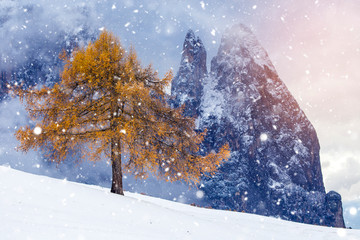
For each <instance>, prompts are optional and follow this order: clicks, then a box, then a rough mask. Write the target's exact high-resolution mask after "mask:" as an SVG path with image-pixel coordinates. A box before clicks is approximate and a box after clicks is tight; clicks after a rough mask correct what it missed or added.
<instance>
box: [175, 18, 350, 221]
mask: <svg viewBox="0 0 360 240" xmlns="http://www.w3.org/2000/svg"><path fill="white" fill-rule="evenodd" d="M186 36H188V35H186ZM187 41H188V40H187V37H186V38H185V42H187ZM187 47H188V46H187V45H186V44H184V49H183V57H182V58H184V57H186V58H189V59H195V58H196V55H193V56H190V57H189V56H184V53H186V54H187V55H188V54H189V53H191V51H187ZM202 47H203V46H202ZM186 64H187V65H188V64H189V63H186ZM190 64H192V65H191V66H187V69H193V71H197V69H198V68H202V67H203V65H201V66H199V65H197V64H198V61H196V60H193V61H192V62H190ZM202 64H203V63H202ZM179 69H180V70H179V71H178V73H177V75H176V78H174V79H173V83H174V87H172V95H173V96H175V95H177V94H180V95H181V94H182V93H184V92H185V93H186V91H188V89H189V88H193V85H194V84H193V83H196V84H198V85H202V88H203V92H197V94H201V96H197V95H196V94H195V95H192V96H191V98H186V97H184V96H186V95H183V96H182V101H181V102H179V98H177V97H175V98H176V100H177V101H178V102H177V104H174V105H175V106H176V105H181V104H183V103H185V111H184V112H185V114H188V113H192V116H195V117H197V122H198V123H199V124H198V126H199V128H200V130H202V129H205V128H206V129H207V130H208V136H207V137H206V139H205V141H204V143H203V148H202V150H203V152H209V151H212V150H217V149H218V148H219V147H220V146H221V145H223V144H225V143H226V142H227V143H229V144H230V148H231V150H232V152H231V157H230V159H229V161H227V162H225V163H224V164H223V165H222V166H221V167H220V169H219V171H218V172H217V173H216V174H215V176H214V177H213V178H203V181H202V184H203V187H202V189H203V191H204V192H205V197H206V202H207V204H209V205H210V206H212V207H215V208H220V209H232V210H236V211H245V212H252V213H257V214H260V215H266V216H276V217H281V218H283V219H287V220H292V221H297V222H305V223H311V224H319V225H328V226H338V227H345V225H344V221H343V217H342V207H341V196H340V195H339V194H337V193H335V192H330V193H329V194H328V195H327V194H326V192H325V187H324V183H323V178H322V172H321V165H320V157H319V150H320V145H319V141H318V138H317V135H316V131H315V129H314V127H313V126H312V124H311V122H310V121H309V120H308V119H307V117H306V116H305V114H304V112H303V111H302V110H301V109H300V107H299V105H298V103H297V102H296V100H295V99H294V98H293V97H292V95H291V93H290V92H289V90H288V89H287V87H286V86H285V84H284V83H283V82H282V81H281V79H280V78H279V76H278V74H277V73H276V70H275V68H274V66H273V65H272V63H271V61H270V59H269V57H268V54H267V52H266V51H265V50H264V49H263V48H262V46H261V45H260V44H259V42H258V41H257V39H256V37H255V35H254V34H252V32H251V31H250V29H249V28H247V27H245V26H244V25H242V24H237V25H234V26H233V27H231V28H229V29H227V30H226V31H225V33H224V35H223V37H222V40H221V44H220V47H219V50H218V53H217V55H216V56H215V57H214V58H213V59H212V61H211V70H210V72H209V73H208V74H207V75H206V76H205V77H202V78H195V79H194V77H193V76H194V75H192V74H191V71H188V72H184V71H181V69H183V62H181V65H180V68H179ZM189 76H190V77H191V78H190V79H191V80H190V81H189V82H187V81H186V79H187V78H188V77H189ZM180 79H181V82H182V85H180V84H178V81H179V80H180ZM194 98H195V99H200V103H199V104H197V105H191V104H186V103H187V102H189V101H191V99H194ZM188 115H189V114H188ZM190 115H191V114H190ZM330 206H332V207H330ZM334 206H335V207H334Z"/></svg>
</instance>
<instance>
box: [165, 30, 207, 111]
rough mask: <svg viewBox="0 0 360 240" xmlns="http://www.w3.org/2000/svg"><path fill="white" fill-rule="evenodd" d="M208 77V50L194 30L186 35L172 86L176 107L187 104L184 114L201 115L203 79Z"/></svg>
mask: <svg viewBox="0 0 360 240" xmlns="http://www.w3.org/2000/svg"><path fill="white" fill-rule="evenodd" d="M205 76H207V67H206V50H205V47H204V45H203V43H202V41H201V40H200V38H199V37H196V36H195V34H194V32H193V31H192V30H189V31H188V32H187V34H186V37H185V41H184V45H183V51H182V56H181V62H180V68H179V71H178V73H177V74H176V76H175V78H174V79H173V81H172V85H171V94H172V95H173V96H176V98H175V99H174V101H173V102H172V104H173V105H174V106H175V107H178V106H181V105H183V104H185V106H186V107H185V112H184V114H185V115H187V116H198V115H199V104H200V98H201V95H202V92H203V86H202V83H201V81H202V79H203V78H204V77H205Z"/></svg>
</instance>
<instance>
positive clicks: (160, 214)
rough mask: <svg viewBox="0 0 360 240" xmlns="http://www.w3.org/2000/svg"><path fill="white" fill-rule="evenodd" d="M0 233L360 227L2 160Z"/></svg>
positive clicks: (336, 232) (345, 232)
mask: <svg viewBox="0 0 360 240" xmlns="http://www.w3.org/2000/svg"><path fill="white" fill-rule="evenodd" d="M0 214H1V218H0V232H1V235H0V239H2V240H16V239H19V240H20V239H22V240H23V239H28V240H30V239H36V240H42V239H44V240H48V239H76V240H85V239H86V240H88V239H94V240H95V239H96V240H98V239H123V240H132V239H136V240H140V239H157V240H161V239H164V240H165V239H166V240H168V239H197V240H198V239H206V240H209V239H235V240H245V239H254V240H265V239H266V240H268V239H279V240H282V239H284V240H285V239H286V240H288V239H293V240H297V239H299V240H300V239H301V240H303V239H326V240H332V239H349V240H358V239H360V230H353V229H336V228H327V227H319V226H311V225H306V224H299V223H292V222H287V221H283V220H278V219H274V218H267V217H262V216H257V215H252V214H245V213H237V212H230V211H220V210H213V209H205V208H197V207H193V206H189V205H185V204H181V203H176V202H171V201H167V200H162V199H158V198H153V197H149V196H144V195H141V194H134V193H129V192H126V193H125V196H119V195H115V194H111V193H110V191H109V189H106V188H101V187H96V186H89V185H84V184H79V183H73V182H69V181H66V180H58V179H52V178H49V177H44V176H38V175H32V174H28V173H24V172H21V171H17V170H13V169H11V168H9V167H5V166H0Z"/></svg>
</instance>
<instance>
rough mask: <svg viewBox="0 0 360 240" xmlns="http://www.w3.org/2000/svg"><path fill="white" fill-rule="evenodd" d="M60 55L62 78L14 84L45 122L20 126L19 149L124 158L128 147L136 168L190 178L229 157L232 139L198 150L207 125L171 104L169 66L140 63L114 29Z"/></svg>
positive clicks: (57, 157)
mask: <svg viewBox="0 0 360 240" xmlns="http://www.w3.org/2000/svg"><path fill="white" fill-rule="evenodd" d="M61 58H62V59H63V60H64V61H65V67H64V70H63V72H62V73H61V82H60V83H58V84H55V85H54V86H53V87H52V88H48V87H43V88H41V89H36V88H30V89H28V90H21V89H19V88H17V90H16V91H17V94H18V95H19V96H20V99H21V100H22V101H23V102H24V103H25V104H26V108H27V110H28V112H29V114H30V116H31V118H32V119H33V120H34V121H36V122H37V126H38V127H40V128H41V134H39V133H38V132H36V131H35V132H34V130H33V129H31V128H30V127H29V126H25V127H22V128H21V129H20V130H18V131H17V133H16V137H17V139H18V140H19V141H20V143H21V145H20V149H21V150H22V151H28V150H29V149H31V148H32V149H37V148H39V147H41V148H45V149H47V154H48V157H49V158H50V159H52V160H54V161H57V162H61V161H63V160H64V159H65V158H66V156H68V155H69V154H71V153H75V152H77V151H79V150H80V151H81V152H82V153H83V155H82V157H84V158H85V157H86V158H89V159H90V160H93V161H97V160H99V159H100V158H101V157H102V156H103V154H104V155H105V156H107V157H109V158H111V160H112V161H114V160H115V159H113V158H114V156H115V155H116V156H120V161H121V155H123V156H124V158H126V161H124V163H123V167H125V169H127V170H129V171H133V172H136V173H137V175H138V176H144V175H146V173H147V172H153V173H155V174H157V175H161V176H164V177H165V178H166V179H167V180H170V181H172V180H179V179H183V180H185V181H188V182H197V181H198V180H199V178H200V176H201V174H206V173H208V174H211V173H212V172H214V171H215V170H216V168H217V166H218V165H219V164H220V163H221V161H222V160H223V159H226V158H228V155H229V147H228V146H227V145H226V146H224V147H222V148H221V149H220V151H219V152H218V153H210V154H209V155H207V156H200V155H198V154H197V153H198V151H199V146H200V144H201V142H202V141H203V139H204V135H205V133H197V132H195V130H194V129H195V123H194V119H191V118H188V117H184V116H182V109H172V108H170V106H169V105H168V104H167V102H166V96H165V93H164V89H165V88H166V86H167V85H168V84H169V83H170V81H171V78H172V74H171V72H170V73H168V74H166V76H165V77H164V78H162V79H160V78H159V77H158V75H157V73H156V72H155V71H154V70H153V69H152V67H151V66H148V67H146V68H142V67H141V66H140V63H139V62H138V60H137V56H136V54H135V52H134V51H133V50H132V49H131V50H130V51H129V52H126V51H125V50H124V49H123V48H122V46H121V44H120V41H119V40H118V39H117V38H116V37H115V36H114V35H113V34H111V33H109V32H107V31H103V32H102V33H101V35H100V36H99V38H98V39H97V40H96V41H95V42H94V43H90V44H89V45H88V46H87V47H86V48H79V49H76V51H74V52H73V54H72V56H70V57H69V56H66V54H65V53H63V54H61ZM38 129H39V128H38ZM115 146H116V147H115ZM112 153H114V154H112Z"/></svg>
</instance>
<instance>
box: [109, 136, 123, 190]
mask: <svg viewBox="0 0 360 240" xmlns="http://www.w3.org/2000/svg"><path fill="white" fill-rule="evenodd" d="M111 165H112V184H111V192H112V193H116V194H120V195H124V189H123V183H122V170H121V145H120V138H113V139H112V140H111Z"/></svg>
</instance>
